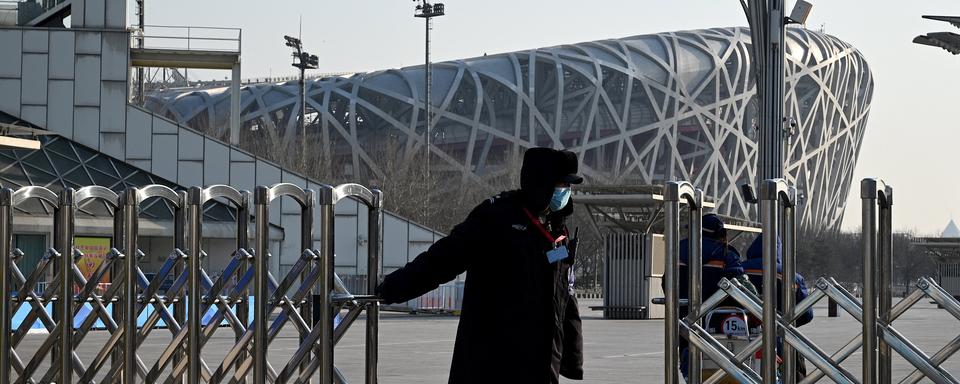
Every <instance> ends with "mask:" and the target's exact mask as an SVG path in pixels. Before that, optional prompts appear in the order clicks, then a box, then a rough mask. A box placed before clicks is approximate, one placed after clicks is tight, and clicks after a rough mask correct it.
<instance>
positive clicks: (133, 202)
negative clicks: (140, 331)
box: [117, 187, 140, 384]
mask: <svg viewBox="0 0 960 384" xmlns="http://www.w3.org/2000/svg"><path fill="white" fill-rule="evenodd" d="M137 192H138V189H137V188H135V187H134V188H127V189H126V190H125V191H124V200H123V203H124V208H123V233H124V239H123V240H124V241H123V254H124V257H125V260H124V261H125V262H124V264H126V271H124V281H123V300H122V301H121V302H120V303H117V304H122V305H123V309H124V311H123V375H122V381H123V383H124V384H135V383H136V382H137V356H136V350H137V250H138V245H137V240H138V239H137V234H138V228H137V226H138V224H139V223H138V222H137V221H138V220H137V216H138V215H139V213H140V200H139V197H138V193H137Z"/></svg>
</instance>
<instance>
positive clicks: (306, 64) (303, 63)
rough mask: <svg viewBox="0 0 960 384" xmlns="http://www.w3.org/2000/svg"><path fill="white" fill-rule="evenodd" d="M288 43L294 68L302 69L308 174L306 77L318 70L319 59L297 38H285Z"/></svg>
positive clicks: (303, 153) (302, 124)
mask: <svg viewBox="0 0 960 384" xmlns="http://www.w3.org/2000/svg"><path fill="white" fill-rule="evenodd" d="M283 38H284V40H286V41H287V46H288V47H290V48H293V50H294V52H293V64H291V65H292V66H293V67H294V68H298V69H300V166H301V167H302V169H301V171H303V172H306V167H307V122H306V115H307V90H306V83H305V82H304V77H305V76H306V72H307V70H308V69H317V67H318V66H319V65H318V64H319V59H318V58H317V55H311V54H309V53H307V52H305V51H304V50H303V43H302V42H301V41H300V39H298V38H296V37H290V36H283Z"/></svg>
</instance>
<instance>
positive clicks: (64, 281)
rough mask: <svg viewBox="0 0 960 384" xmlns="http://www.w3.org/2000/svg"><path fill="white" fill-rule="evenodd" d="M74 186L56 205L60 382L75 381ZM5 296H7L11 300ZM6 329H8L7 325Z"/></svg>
mask: <svg viewBox="0 0 960 384" xmlns="http://www.w3.org/2000/svg"><path fill="white" fill-rule="evenodd" d="M75 192H76V191H74V189H73V188H66V189H64V190H63V192H61V193H60V206H59V207H57V209H56V220H57V222H58V224H57V225H56V226H55V227H56V229H57V233H56V234H55V236H56V237H57V243H58V245H59V247H60V249H58V251H59V252H60V257H61V259H60V263H59V265H58V267H60V271H59V274H60V280H61V284H60V295H59V296H60V301H59V302H58V303H56V306H57V307H59V309H60V314H61V317H60V322H61V324H60V335H59V337H60V348H59V349H58V352H59V353H60V354H59V356H58V359H57V360H58V361H59V367H58V368H57V369H59V370H60V383H64V384H70V383H72V382H73V365H72V363H73V285H74V279H73V215H74V197H75V196H74V195H75ZM9 298H10V297H9V296H5V297H4V298H3V299H4V300H8V299H9ZM4 332H6V329H4Z"/></svg>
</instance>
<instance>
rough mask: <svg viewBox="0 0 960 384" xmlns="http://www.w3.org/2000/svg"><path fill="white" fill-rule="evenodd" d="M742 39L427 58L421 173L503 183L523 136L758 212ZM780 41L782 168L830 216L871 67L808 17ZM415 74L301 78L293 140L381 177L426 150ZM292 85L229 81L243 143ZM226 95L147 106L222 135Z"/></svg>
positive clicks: (260, 129) (336, 165)
mask: <svg viewBox="0 0 960 384" xmlns="http://www.w3.org/2000/svg"><path fill="white" fill-rule="evenodd" d="M749 44H750V33H749V30H748V29H746V28H712V29H703V30H695V31H681V32H665V33H658V34H652V35H641V36H632V37H626V38H618V39H609V40H600V41H593V42H586V43H579V44H569V45H560V46H555V47H548V48H538V49H530V50H524V51H518V52H510V53H502V54H494V55H484V56H481V57H475V58H470V59H463V60H455V61H448V62H441V63H435V64H434V67H433V68H434V80H433V94H432V95H433V99H432V100H430V103H431V104H432V105H433V111H434V112H433V113H434V127H433V130H432V132H433V133H434V134H433V138H432V139H431V147H432V149H431V153H433V154H434V157H433V158H432V159H431V164H433V165H434V168H435V169H434V170H433V171H432V172H438V173H439V174H441V175H443V176H444V178H443V179H444V180H457V181H460V182H465V183H490V184H492V185H502V184H503V182H504V178H509V177H510V169H511V168H514V167H516V164H517V162H516V160H517V158H518V156H519V154H520V153H522V151H523V150H524V149H525V148H528V147H533V146H549V147H557V148H566V149H570V150H572V151H575V152H577V153H578V154H579V155H580V159H581V161H582V164H581V169H582V171H583V174H584V175H585V176H586V178H587V182H588V183H589V184H593V185H626V186H634V185H651V184H661V183H662V182H663V181H665V180H678V179H684V180H689V181H691V182H693V183H694V184H695V185H697V186H698V187H701V188H703V189H704V190H705V192H706V194H707V195H708V196H711V197H714V198H715V200H716V202H717V207H718V210H719V212H720V213H722V214H726V215H728V216H734V217H740V218H749V219H754V220H756V219H758V217H757V216H756V208H755V207H754V206H753V205H751V204H748V203H747V202H746V201H744V199H743V197H742V196H741V194H740V193H739V191H738V189H737V186H738V184H741V183H746V182H756V181H757V180H756V177H757V156H758V153H757V139H758V136H759V135H758V132H757V129H755V125H756V123H757V121H756V120H757V103H756V87H755V84H754V76H753V69H752V68H751V62H750V49H749ZM786 51H787V65H786V67H785V71H786V79H785V81H786V84H785V88H784V90H785V94H786V95H785V96H786V100H785V103H786V110H785V115H786V116H790V117H793V118H795V119H796V120H797V124H798V130H797V132H796V135H794V136H793V137H792V138H791V139H790V143H789V145H786V146H785V148H786V151H787V153H786V156H785V159H786V161H787V164H786V175H787V178H788V179H789V180H790V181H791V182H794V183H795V184H796V186H797V188H798V189H799V190H800V193H801V195H802V196H803V200H805V204H804V205H803V206H802V207H801V209H800V214H801V220H802V226H803V227H805V228H813V229H839V225H840V222H841V219H842V217H843V210H844V207H845V203H846V196H847V194H848V192H849V189H850V183H851V178H852V177H853V172H852V171H853V169H854V167H855V165H856V161H857V154H858V153H859V151H860V145H861V142H862V139H863V135H864V132H865V130H866V126H867V116H868V114H869V111H870V101H871V98H872V95H873V87H874V83H873V77H872V76H871V73H870V69H869V66H868V64H867V62H866V60H865V59H864V57H863V55H862V54H861V53H860V51H858V50H857V49H856V48H854V47H852V46H850V45H849V44H847V43H845V42H843V41H841V40H839V39H837V38H835V37H833V36H830V35H826V34H823V33H820V32H815V31H811V30H806V29H802V28H789V29H788V30H787V34H786ZM423 78H424V69H423V66H413V67H406V68H401V69H388V70H383V71H377V72H371V73H359V74H355V75H353V76H350V77H330V78H324V79H316V80H311V81H309V82H308V83H307V95H308V99H307V104H308V107H309V109H310V111H311V114H310V115H309V116H308V118H307V123H308V124H309V127H308V130H307V132H308V133H307V134H308V135H309V136H308V137H307V138H306V140H309V141H310V142H311V143H315V145H314V146H312V148H315V150H316V151H320V152H321V153H322V155H323V158H324V159H327V160H328V161H329V163H328V164H330V167H332V168H333V170H334V172H336V173H338V174H342V175H345V177H348V178H358V179H359V180H368V179H377V178H380V177H381V176H382V173H383V169H384V167H385V164H383V159H389V160H391V161H393V160H396V159H397V158H399V159H409V158H411V157H412V156H414V155H415V154H420V153H423V152H424V150H423V141H424V140H423V137H424V134H423V133H424V126H425V123H424V122H425V119H424V116H423V115H424V112H423V109H424V108H423V106H424V96H423V94H424V85H423V81H424V79H423ZM217 85H219V84H217ZM298 93H299V88H298V85H297V83H296V82H287V83H282V84H273V83H264V84H255V85H248V86H245V87H243V90H242V92H241V99H242V101H241V104H242V106H241V107H242V110H243V116H242V127H243V131H242V140H241V145H253V144H256V143H270V142H272V143H274V144H273V146H274V147H276V148H289V146H290V144H291V143H294V142H297V141H298V140H300V137H299V135H300V133H299V129H296V127H297V126H298V118H297V116H298V115H297V111H298V109H299V108H300V103H299V98H298V96H297V95H298ZM229 99H230V97H229V92H228V90H227V88H214V89H202V90H197V89H181V90H169V91H165V92H159V93H155V94H152V95H149V96H148V97H147V100H146V107H147V108H148V109H149V110H151V111H152V112H154V113H156V114H158V115H161V116H164V117H166V118H169V119H172V120H174V121H177V122H178V123H180V124H184V125H186V126H189V127H191V128H193V129H197V130H199V131H201V132H204V133H206V134H208V135H212V136H215V137H220V136H222V135H225V134H226V129H227V127H228V124H227V117H228V114H227V113H228V111H229V108H228V101H229ZM313 111H317V113H314V112H313ZM243 143H247V144H243ZM384 153H387V154H388V155H389V156H384ZM507 181H509V182H511V183H512V182H513V180H507Z"/></svg>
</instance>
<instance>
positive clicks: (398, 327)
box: [17, 300, 960, 384]
mask: <svg viewBox="0 0 960 384" xmlns="http://www.w3.org/2000/svg"><path fill="white" fill-rule="evenodd" d="M580 304H581V306H582V308H581V313H582V314H583V330H584V353H585V371H586V376H585V380H584V382H586V383H611V384H612V383H617V384H620V383H658V382H661V381H662V378H663V322H662V321H659V320H649V321H647V320H604V319H603V318H602V317H601V314H600V312H593V311H590V310H589V309H588V308H587V307H588V306H590V305H598V304H599V301H597V300H583V301H582V302H581V303H580ZM826 312H827V311H826V308H825V307H824V306H822V305H821V306H819V307H817V313H816V314H817V316H816V319H815V320H814V322H813V323H811V324H810V325H807V326H805V327H803V328H802V329H801V330H802V331H803V332H804V334H806V335H807V336H809V337H810V338H812V339H813V340H814V341H815V342H817V343H818V344H819V345H820V346H821V347H822V348H823V349H824V350H826V351H827V352H828V353H832V352H833V351H835V350H836V349H838V348H840V347H841V346H842V345H843V344H844V343H846V342H847V341H848V340H849V339H851V338H852V337H854V336H855V335H856V334H857V333H858V332H859V330H860V324H859V323H857V322H856V321H854V320H853V318H852V317H851V316H850V315H848V314H846V313H841V316H840V317H838V318H828V317H826ZM504 316H509V314H504ZM457 322H458V318H457V317H454V316H440V315H408V314H400V313H383V314H382V316H381V328H380V329H381V333H380V382H382V383H386V384H400V383H445V382H446V379H447V371H448V369H449V367H450V358H451V354H452V351H453V342H454V338H455V335H456V329H457ZM894 325H895V326H896V327H897V329H898V330H900V331H901V332H902V333H904V334H905V335H906V336H908V337H909V338H910V339H911V340H912V341H913V342H914V343H916V344H917V345H918V346H919V347H920V348H922V349H923V350H924V351H926V352H927V353H928V354H933V353H934V352H936V351H937V350H938V349H939V348H940V347H942V346H943V345H944V344H946V343H947V342H948V341H950V340H951V339H953V338H954V337H955V336H956V335H958V334H960V322H957V321H956V320H955V319H953V318H952V317H951V316H950V315H949V314H948V313H946V312H945V311H943V310H940V309H937V308H936V306H935V305H932V304H929V302H928V301H927V300H924V301H923V302H922V303H921V304H918V305H917V306H916V307H915V308H913V309H911V310H910V311H908V312H907V313H905V314H904V315H903V316H902V317H901V318H900V319H898V320H897V321H896V322H894ZM363 329H364V328H363V318H361V319H359V320H358V321H357V323H355V324H354V326H353V328H352V329H351V330H350V331H349V332H348V333H347V334H346V335H345V336H344V338H343V340H341V342H340V344H339V345H338V346H337V350H336V362H337V366H338V368H339V369H340V370H341V371H342V372H343V373H344V374H345V375H346V376H347V378H348V379H351V381H353V382H358V381H360V380H361V378H362V372H363V355H364V352H363V351H364V340H363ZM169 335H170V333H169V332H168V331H167V330H165V329H158V330H154V332H153V333H152V334H151V336H150V337H149V338H148V339H147V340H146V342H145V344H144V345H143V346H141V348H140V350H139V352H138V353H139V356H140V357H141V359H143V361H144V362H145V363H146V364H147V366H148V367H149V366H151V365H152V364H153V362H154V361H155V360H156V359H157V357H158V356H159V355H160V353H161V351H162V350H163V349H164V348H165V347H166V345H167V344H168V343H169V340H170V336H169ZM107 337H108V334H107V333H106V332H103V331H94V332H93V333H92V334H90V335H89V336H87V337H86V338H85V339H84V340H83V341H82V342H81V343H80V344H79V345H78V346H77V350H78V355H79V356H80V357H81V359H82V360H83V361H84V362H85V364H88V363H89V361H90V360H91V359H92V358H93V356H95V355H96V353H97V352H98V350H99V349H100V348H101V347H102V346H103V344H104V343H105V342H106V338H107ZM44 338H46V335H45V334H35V335H29V336H28V337H27V339H25V340H24V342H23V343H21V345H20V346H19V347H18V348H17V352H18V354H19V355H20V357H21V358H23V359H24V360H29V358H30V356H31V355H32V354H33V351H35V350H36V348H37V347H38V346H39V345H40V343H42V341H43V339H44ZM297 342H298V338H297V335H296V333H295V331H294V329H293V327H291V326H287V327H285V329H284V330H283V331H282V332H281V334H280V335H279V336H278V337H277V338H276V339H275V340H274V342H273V343H272V344H271V346H270V350H269V357H270V361H271V363H272V365H273V366H274V368H275V369H277V370H280V369H282V367H283V365H284V364H285V363H286V361H287V360H288V359H289V358H290V356H291V355H292V354H293V353H294V352H295V351H296V348H297ZM232 345H233V333H232V332H230V330H229V329H227V328H221V329H220V330H218V332H217V333H216V334H215V336H214V337H213V338H212V339H211V340H210V341H209V342H208V343H207V344H206V345H205V346H204V348H203V351H204V353H203V357H204V360H205V361H206V362H207V364H208V366H210V367H211V368H213V369H216V368H215V367H216V365H219V362H220V361H221V360H222V358H223V355H224V354H225V353H226V352H227V351H228V350H229V349H230V347H232ZM43 360H44V361H43V362H42V363H41V366H40V367H39V369H38V370H37V372H39V373H35V374H34V377H35V378H39V377H40V376H41V375H42V373H43V372H45V371H46V365H47V364H48V362H49V359H43ZM894 361H895V365H894V378H895V380H897V381H899V379H900V378H902V377H904V376H906V375H907V374H909V373H910V372H911V371H912V369H911V366H909V364H908V363H906V362H905V361H904V360H903V359H900V358H898V357H896V358H895V360H894ZM25 362H26V361H25ZM844 366H845V368H846V369H848V370H850V371H851V372H854V373H859V371H860V355H859V352H858V353H856V354H854V355H853V356H851V358H850V359H849V361H848V362H847V363H846V364H844ZM944 367H945V368H946V369H947V370H948V371H952V372H954V374H957V373H960V362H958V361H957V359H951V360H949V361H948V362H947V363H946V364H945V365H944ZM107 368H108V367H105V369H104V371H105V370H106V369H107ZM491 369H496V367H491ZM505 374H506V372H505ZM565 382H568V383H572V381H565ZM825 382H826V381H825Z"/></svg>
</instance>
